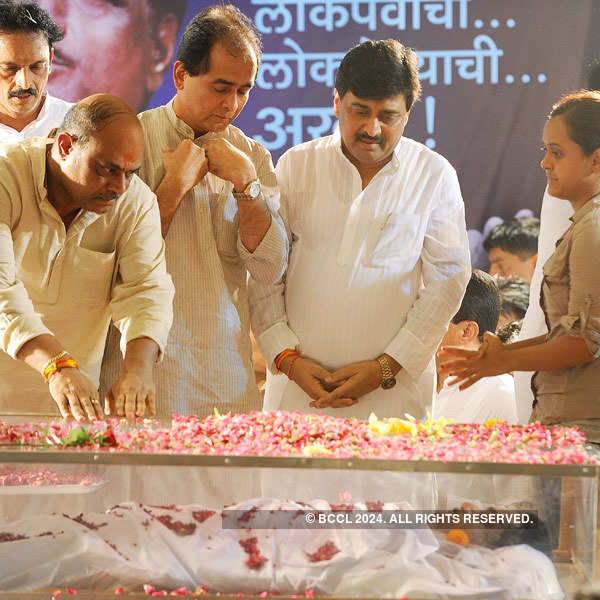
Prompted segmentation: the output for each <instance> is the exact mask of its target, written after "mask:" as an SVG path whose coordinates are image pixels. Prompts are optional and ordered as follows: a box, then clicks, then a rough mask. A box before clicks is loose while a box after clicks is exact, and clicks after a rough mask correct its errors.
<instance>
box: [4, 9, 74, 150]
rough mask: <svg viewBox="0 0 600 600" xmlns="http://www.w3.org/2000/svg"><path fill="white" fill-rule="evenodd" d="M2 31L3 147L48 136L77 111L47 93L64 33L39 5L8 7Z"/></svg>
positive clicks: (5, 10)
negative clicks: (72, 112) (57, 43)
mask: <svg viewBox="0 0 600 600" xmlns="http://www.w3.org/2000/svg"><path fill="white" fill-rule="evenodd" d="M2 13H3V14H2V24H3V27H2V31H1V32H0V143H2V144H3V143H13V142H21V141H23V140H25V139H27V138H31V137H38V136H41V137H43V136H46V135H48V133H49V132H50V130H51V129H53V128H54V127H58V125H60V124H61V123H62V120H63V118H64V116H65V114H66V112H67V111H68V110H69V108H70V107H71V106H73V105H72V104H71V103H69V102H65V101H64V100H60V99H59V98H54V97H52V96H50V94H48V93H47V91H46V84H47V82H48V76H49V74H50V70H51V68H52V59H53V57H54V49H53V46H54V44H55V43H56V42H58V41H60V40H61V39H62V32H61V31H60V28H59V27H58V25H57V24H56V23H55V22H54V21H53V19H52V17H51V16H50V15H49V14H48V13H47V12H46V11H45V10H43V9H42V8H40V7H39V6H37V5H36V4H33V3H31V4H29V5H27V6H26V5H25V4H23V3H17V2H14V3H9V4H5V5H3V6H2Z"/></svg>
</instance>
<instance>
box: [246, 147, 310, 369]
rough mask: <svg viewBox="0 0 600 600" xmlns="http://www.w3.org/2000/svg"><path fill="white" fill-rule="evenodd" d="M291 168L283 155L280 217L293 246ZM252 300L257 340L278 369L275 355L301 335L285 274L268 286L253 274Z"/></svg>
mask: <svg viewBox="0 0 600 600" xmlns="http://www.w3.org/2000/svg"><path fill="white" fill-rule="evenodd" d="M288 170H289V169H288V161H287V160H286V157H285V156H283V157H282V158H281V159H280V160H279V162H278V164H277V170H276V173H277V182H278V183H279V191H280V195H279V199H280V203H279V204H280V206H279V214H280V217H279V218H280V219H281V225H282V229H283V231H284V235H285V241H286V246H288V247H289V244H290V243H291V233H290V230H289V226H288V223H289V220H288V215H289V209H290V207H289V206H288V200H287V195H286V190H287V189H289V188H288V186H289V183H290V177H289V173H288ZM273 176H275V174H274V175H273ZM261 181H262V180H261ZM271 227H273V223H271ZM265 237H266V236H265ZM263 241H264V240H263ZM248 300H249V305H250V323H251V327H252V331H253V333H254V337H255V338H256V343H257V344H258V347H259V349H260V351H261V354H262V355H263V357H264V358H265V361H266V363H267V368H269V369H270V370H271V371H272V372H275V364H274V360H275V357H276V356H277V355H278V354H279V353H280V352H282V351H283V350H285V349H286V348H297V347H298V346H299V344H300V342H299V340H298V337H297V336H296V334H295V333H294V332H293V331H292V330H291V329H290V327H289V325H288V318H287V314H286V310H285V274H284V275H283V276H282V277H281V278H280V281H279V283H275V284H273V285H265V284H264V283H260V282H259V281H257V280H256V279H255V278H254V277H250V279H249V281H248Z"/></svg>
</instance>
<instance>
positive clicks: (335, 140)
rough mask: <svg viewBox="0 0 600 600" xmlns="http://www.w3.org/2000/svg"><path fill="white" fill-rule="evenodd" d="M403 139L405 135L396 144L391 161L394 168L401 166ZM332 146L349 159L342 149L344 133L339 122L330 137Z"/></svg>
mask: <svg viewBox="0 0 600 600" xmlns="http://www.w3.org/2000/svg"><path fill="white" fill-rule="evenodd" d="M403 140H404V136H402V137H401V138H400V139H399V140H398V143H397V144H396V147H395V148H394V155H393V156H392V160H391V161H390V162H391V163H392V166H393V167H394V168H397V167H399V166H400V153H401V152H402V141H403ZM330 147H331V148H334V149H335V151H336V152H338V153H339V154H340V155H341V156H342V157H343V158H344V159H345V160H348V158H347V157H346V155H345V154H344V152H343V150H342V135H341V133H340V126H339V124H338V125H336V128H335V130H334V132H333V134H332V135H331V137H330Z"/></svg>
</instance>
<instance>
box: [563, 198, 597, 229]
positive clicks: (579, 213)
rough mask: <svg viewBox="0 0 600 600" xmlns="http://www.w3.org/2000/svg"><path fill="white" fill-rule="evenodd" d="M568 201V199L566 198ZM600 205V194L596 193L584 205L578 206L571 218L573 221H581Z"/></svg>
mask: <svg viewBox="0 0 600 600" xmlns="http://www.w3.org/2000/svg"><path fill="white" fill-rule="evenodd" d="M565 202H567V200H565ZM598 207H600V194H596V195H595V196H593V197H592V198H590V200H588V201H587V202H586V203H585V204H584V205H583V206H582V207H580V208H578V209H577V210H576V211H575V212H574V213H573V215H572V216H571V217H569V219H570V220H571V221H573V223H577V221H581V219H583V217H585V215H587V214H588V213H589V212H590V211H591V210H594V209H595V208H598Z"/></svg>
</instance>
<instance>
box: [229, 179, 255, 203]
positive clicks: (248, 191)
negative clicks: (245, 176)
mask: <svg viewBox="0 0 600 600" xmlns="http://www.w3.org/2000/svg"><path fill="white" fill-rule="evenodd" d="M260 189H261V186H260V180H259V179H255V180H254V181H251V182H250V183H249V184H248V185H247V186H246V187H245V188H244V189H243V190H242V191H241V192H236V191H235V190H234V192H233V197H234V198H236V199H239V200H254V199H255V198H258V195H259V194H260Z"/></svg>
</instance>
